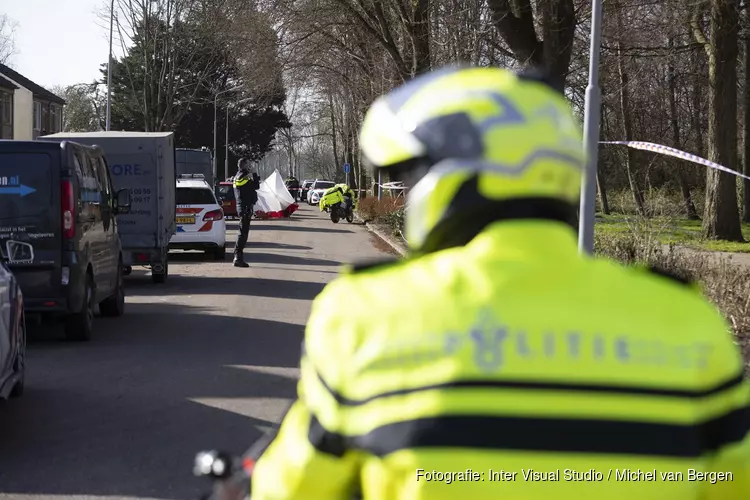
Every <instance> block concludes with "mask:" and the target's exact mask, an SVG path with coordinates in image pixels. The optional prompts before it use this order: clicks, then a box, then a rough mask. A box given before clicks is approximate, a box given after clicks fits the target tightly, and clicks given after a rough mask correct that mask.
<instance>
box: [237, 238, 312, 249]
mask: <svg viewBox="0 0 750 500" xmlns="http://www.w3.org/2000/svg"><path fill="white" fill-rule="evenodd" d="M225 246H226V247H227V248H232V249H233V248H234V241H228V242H227V243H226V245H225ZM253 248H273V249H277V250H280V251H282V252H283V251H284V250H312V247H308V246H305V245H289V244H287V243H276V242H273V241H253V240H252V234H251V236H250V239H249V240H248V241H247V247H246V249H248V250H252V249H253Z"/></svg>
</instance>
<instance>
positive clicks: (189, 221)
mask: <svg viewBox="0 0 750 500" xmlns="http://www.w3.org/2000/svg"><path fill="white" fill-rule="evenodd" d="M177 224H195V216H192V217H177Z"/></svg>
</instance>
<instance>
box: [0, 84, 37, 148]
mask: <svg viewBox="0 0 750 500" xmlns="http://www.w3.org/2000/svg"><path fill="white" fill-rule="evenodd" d="M3 76H5V75H3ZM5 78H7V79H8V80H10V81H11V82H13V83H15V84H16V86H17V87H18V88H17V89H16V90H15V92H13V139H14V140H16V141H30V140H32V139H34V94H33V92H31V91H30V90H28V89H26V88H25V87H23V86H22V85H21V84H20V83H18V82H17V81H15V80H12V79H11V78H10V77H8V76H5Z"/></svg>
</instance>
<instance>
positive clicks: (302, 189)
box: [299, 179, 315, 201]
mask: <svg viewBox="0 0 750 500" xmlns="http://www.w3.org/2000/svg"><path fill="white" fill-rule="evenodd" d="M313 182H315V181H313V180H311V179H306V180H304V181H302V186H301V187H300V193H299V199H300V201H302V200H305V201H307V192H308V191H310V186H312V184H313Z"/></svg>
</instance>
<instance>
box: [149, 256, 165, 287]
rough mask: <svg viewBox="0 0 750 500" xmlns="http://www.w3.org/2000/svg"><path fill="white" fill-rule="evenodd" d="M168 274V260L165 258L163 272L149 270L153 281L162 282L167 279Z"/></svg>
mask: <svg viewBox="0 0 750 500" xmlns="http://www.w3.org/2000/svg"><path fill="white" fill-rule="evenodd" d="M168 274H169V262H168V261H167V259H164V272H163V273H161V274H154V273H153V271H152V272H151V281H153V282H154V283H164V282H165V281H167V276H168Z"/></svg>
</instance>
